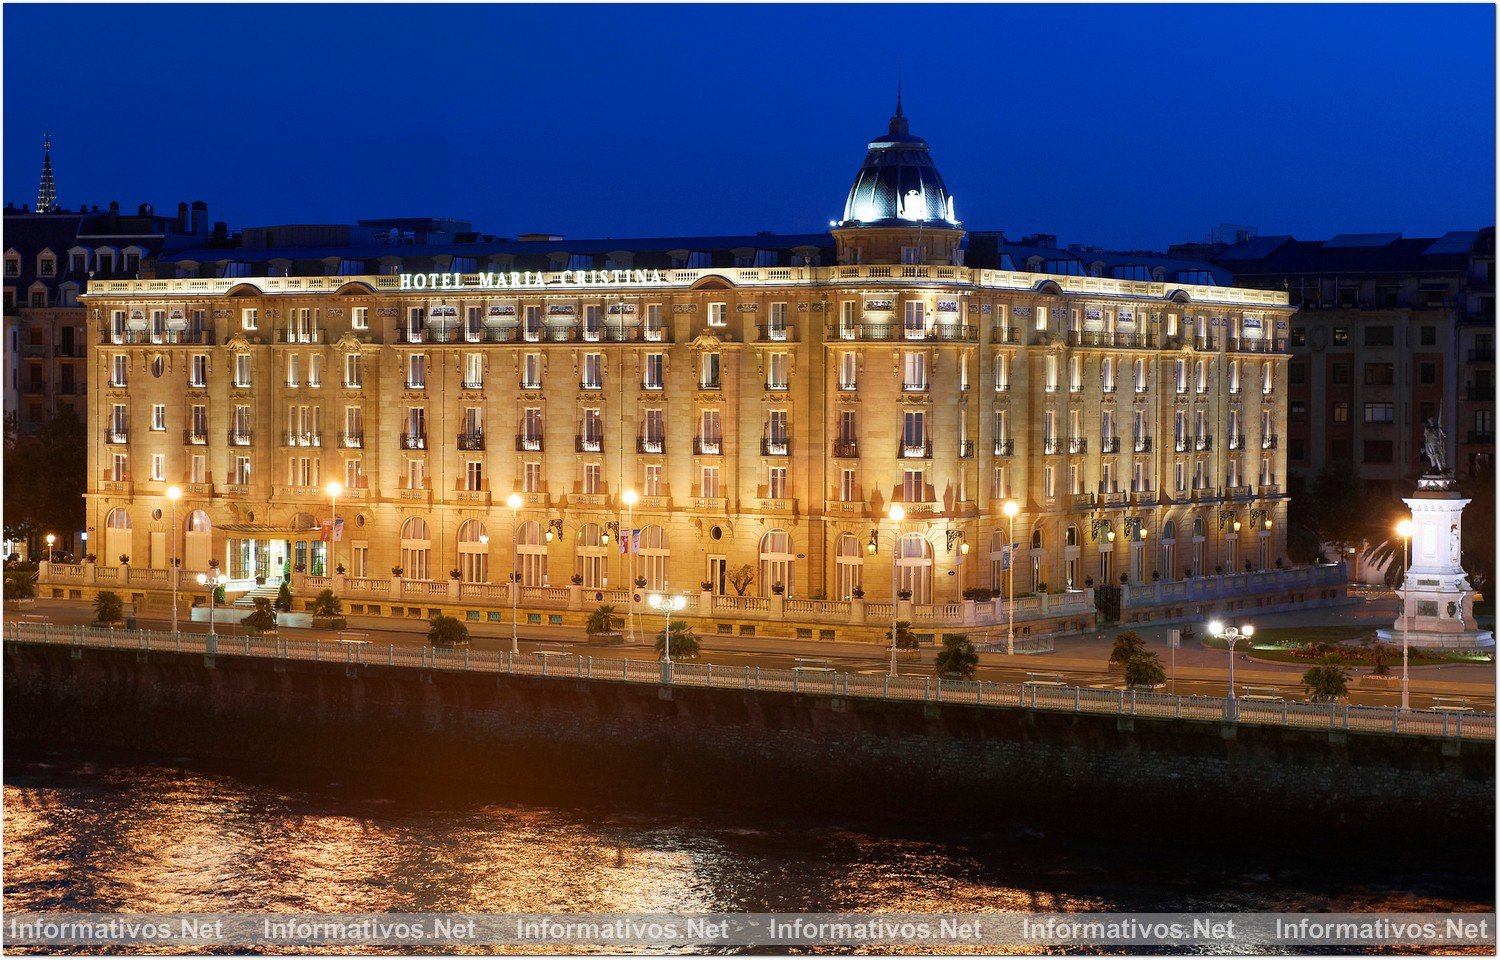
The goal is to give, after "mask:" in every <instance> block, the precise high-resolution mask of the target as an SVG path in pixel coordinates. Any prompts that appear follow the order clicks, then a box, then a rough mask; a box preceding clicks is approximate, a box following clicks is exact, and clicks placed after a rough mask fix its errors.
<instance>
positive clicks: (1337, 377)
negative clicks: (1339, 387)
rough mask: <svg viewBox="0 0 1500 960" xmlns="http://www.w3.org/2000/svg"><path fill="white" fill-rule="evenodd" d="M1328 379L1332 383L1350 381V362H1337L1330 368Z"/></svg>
mask: <svg viewBox="0 0 1500 960" xmlns="http://www.w3.org/2000/svg"><path fill="white" fill-rule="evenodd" d="M1328 379H1329V381H1330V382H1332V383H1339V384H1344V383H1348V382H1349V364H1347V363H1335V364H1333V365H1331V366H1330V367H1329V368H1328Z"/></svg>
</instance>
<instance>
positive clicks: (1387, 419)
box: [1365, 403, 1396, 423]
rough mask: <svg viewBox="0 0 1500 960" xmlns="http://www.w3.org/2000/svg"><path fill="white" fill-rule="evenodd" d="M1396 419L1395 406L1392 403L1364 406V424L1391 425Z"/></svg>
mask: <svg viewBox="0 0 1500 960" xmlns="http://www.w3.org/2000/svg"><path fill="white" fill-rule="evenodd" d="M1395 419H1396V405H1395V404H1393V403H1367V404H1365V423H1392V422H1394V421H1395Z"/></svg>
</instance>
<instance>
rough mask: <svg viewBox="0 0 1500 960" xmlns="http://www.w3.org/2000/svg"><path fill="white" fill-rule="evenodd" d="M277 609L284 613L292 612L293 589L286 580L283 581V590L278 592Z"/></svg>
mask: <svg viewBox="0 0 1500 960" xmlns="http://www.w3.org/2000/svg"><path fill="white" fill-rule="evenodd" d="M276 609H277V610H280V611H281V612H282V613H291V612H292V588H291V587H290V586H289V585H288V584H287V582H286V581H285V580H283V581H281V589H279V590H277V591H276Z"/></svg>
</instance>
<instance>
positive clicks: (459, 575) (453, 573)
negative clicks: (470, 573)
mask: <svg viewBox="0 0 1500 960" xmlns="http://www.w3.org/2000/svg"><path fill="white" fill-rule="evenodd" d="M448 576H449V577H451V578H452V579H454V580H462V579H463V578H464V572H463V571H462V570H460V569H458V568H457V567H454V568H453V569H452V570H449V571H448Z"/></svg>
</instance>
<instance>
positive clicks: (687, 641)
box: [656, 620, 702, 660]
mask: <svg viewBox="0 0 1500 960" xmlns="http://www.w3.org/2000/svg"><path fill="white" fill-rule="evenodd" d="M671 629H672V659H673V660H697V659H698V654H699V653H701V652H702V647H701V645H700V644H699V643H698V637H697V636H696V635H695V634H694V633H693V631H692V630H691V629H689V627H688V622H687V621H686V620H673V621H672V624H671ZM665 642H666V641H665V637H664V635H663V634H661V633H658V634H657V635H656V659H658V660H661V659H663V658H664V657H665V656H666V647H665Z"/></svg>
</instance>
